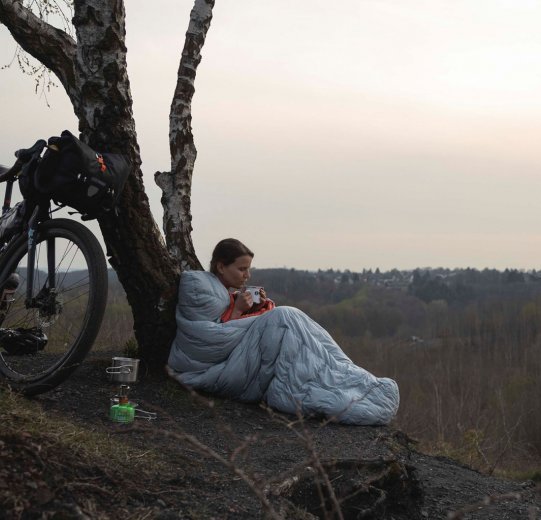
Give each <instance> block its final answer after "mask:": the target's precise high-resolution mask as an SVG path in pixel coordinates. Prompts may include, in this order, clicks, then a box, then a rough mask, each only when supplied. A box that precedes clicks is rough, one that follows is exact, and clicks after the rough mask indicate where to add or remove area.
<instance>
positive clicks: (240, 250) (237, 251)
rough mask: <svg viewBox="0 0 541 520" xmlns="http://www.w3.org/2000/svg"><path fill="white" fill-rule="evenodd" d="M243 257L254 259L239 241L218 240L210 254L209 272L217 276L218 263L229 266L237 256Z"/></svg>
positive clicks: (232, 239)
mask: <svg viewBox="0 0 541 520" xmlns="http://www.w3.org/2000/svg"><path fill="white" fill-rule="evenodd" d="M244 255H248V256H251V257H252V258H253V257H254V254H253V253H252V252H251V251H250V250H249V249H248V248H247V247H246V246H245V245H244V244H243V243H242V242H241V241H240V240H237V239H236V238H225V239H224V240H220V241H219V242H218V243H217V244H216V247H215V248H214V251H213V252H212V260H211V261H210V272H211V273H214V274H218V262H221V263H222V264H224V265H231V264H232V263H233V262H234V261H235V260H236V259H237V258H238V257H239V256H244Z"/></svg>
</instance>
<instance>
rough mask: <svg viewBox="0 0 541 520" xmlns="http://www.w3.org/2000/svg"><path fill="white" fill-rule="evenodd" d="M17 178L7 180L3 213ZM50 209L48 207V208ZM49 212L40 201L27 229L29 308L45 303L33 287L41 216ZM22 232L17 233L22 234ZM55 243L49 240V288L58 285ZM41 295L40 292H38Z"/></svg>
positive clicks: (5, 210)
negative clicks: (35, 293) (33, 291)
mask: <svg viewBox="0 0 541 520" xmlns="http://www.w3.org/2000/svg"><path fill="white" fill-rule="evenodd" d="M14 182H15V179H9V180H8V181H6V190H5V195H4V204H3V206H2V215H3V214H4V213H6V212H7V211H9V210H10V209H11V196H12V194H13V183H14ZM47 206H48V205H47ZM47 209H48V208H47ZM46 213H48V211H44V208H43V207H42V206H41V205H40V204H39V203H38V204H36V207H35V208H34V210H33V211H32V214H31V216H30V218H29V219H28V222H27V224H28V231H26V235H27V240H28V262H27V271H26V275H27V281H26V298H25V306H26V308H27V309H29V308H35V307H39V306H41V305H43V303H41V302H38V301H37V300H38V298H37V297H34V298H33V297H32V288H33V287H34V277H35V259H36V238H37V230H38V224H39V222H40V219H39V218H38V217H40V216H41V215H43V214H46ZM24 233H25V232H24V231H23V234H24ZM21 235H22V234H19V235H16V236H15V237H14V239H15V238H17V236H21ZM54 246H55V244H54V239H51V240H47V271H48V272H47V282H48V287H49V290H53V291H54V289H55V287H56V273H55V262H56V257H55V247H54ZM5 282H6V280H2V281H1V282H0V287H3V286H4V284H5ZM38 296H39V294H38Z"/></svg>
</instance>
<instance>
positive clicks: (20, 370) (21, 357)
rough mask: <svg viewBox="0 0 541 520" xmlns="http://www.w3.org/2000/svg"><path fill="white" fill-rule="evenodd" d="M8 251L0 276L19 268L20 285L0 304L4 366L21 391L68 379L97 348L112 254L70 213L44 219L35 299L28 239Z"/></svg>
mask: <svg viewBox="0 0 541 520" xmlns="http://www.w3.org/2000/svg"><path fill="white" fill-rule="evenodd" d="M53 250H54V255H52V254H51V252H52V251H53ZM8 253H9V254H6V257H7V258H6V260H4V261H3V262H2V265H1V266H0V271H1V272H0V280H6V279H7V278H8V277H10V276H11V277H12V276H13V273H15V275H16V276H17V277H18V285H17V287H16V289H15V291H14V292H13V293H12V294H9V295H8V297H7V298H4V300H6V299H7V300H8V301H4V302H3V303H2V302H0V321H1V325H0V372H2V374H3V375H4V377H6V378H7V379H8V380H9V382H10V384H11V385H12V386H13V387H14V388H15V389H18V390H22V391H24V393H26V394H36V393H40V392H44V391H47V390H50V389H51V388H53V387H54V386H56V385H58V384H59V383H60V382H61V381H62V380H64V379H65V378H66V377H67V376H68V375H69V374H70V373H71V371H72V370H74V369H75V368H76V367H77V366H78V365H79V364H80V362H81V361H82V359H83V358H84V356H85V355H86V353H87V352H88V350H89V349H90V348H91V346H92V343H93V342H94V340H95V337H96V335H97V332H98V330H99V327H100V325H101V320H102V318H103V312H104V309H105V303H106V297H107V269H106V265H105V258H104V256H103V252H102V251H101V247H100V246H99V243H98V242H97V240H96V239H95V237H94V236H93V235H92V234H91V233H90V232H89V231H88V229H87V228H85V227H84V226H82V225H81V224H79V223H77V222H74V221H70V220H66V219H56V220H52V221H48V222H46V223H44V224H42V225H41V226H40V229H39V231H38V238H37V246H36V252H35V261H34V283H33V288H32V300H31V301H32V303H31V304H30V305H28V300H27V298H26V296H27V295H26V289H27V285H28V268H27V265H28V250H27V244H26V240H20V241H19V242H17V243H15V244H14V245H13V246H12V247H10V251H9V252H8ZM48 258H49V260H48ZM53 267H54V268H53ZM50 273H52V274H53V275H51V274H50ZM2 292H3V293H4V294H5V291H2ZM0 294H1V293H0ZM2 307H3V308H2Z"/></svg>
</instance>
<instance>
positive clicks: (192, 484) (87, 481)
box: [0, 353, 541, 520]
mask: <svg viewBox="0 0 541 520" xmlns="http://www.w3.org/2000/svg"><path fill="white" fill-rule="evenodd" d="M113 355H118V353H116V354H113ZM110 359H111V354H110V353H99V354H92V355H91V356H89V358H88V359H87V361H86V362H85V363H84V365H83V366H82V367H81V368H80V369H79V370H78V371H77V372H76V373H75V374H74V375H73V376H72V377H71V378H70V379H69V380H68V381H67V382H65V383H64V384H62V385H61V386H60V387H59V388H57V389H56V390H54V391H51V392H49V393H48V394H45V395H42V396H39V397H36V398H34V399H33V400H32V401H34V403H35V406H36V410H38V412H36V413H41V411H43V413H44V414H45V415H46V416H47V418H52V419H54V420H59V421H60V422H62V424H66V421H67V424H71V425H73V430H69V429H66V428H65V427H64V429H63V430H60V431H61V432H63V433H58V431H57V430H55V431H54V432H52V431H47V430H45V431H38V432H35V431H33V432H30V431H27V430H30V428H27V427H25V422H24V420H23V419H22V418H21V417H19V416H18V414H17V412H11V415H12V417H7V418H5V419H6V422H5V423H4V424H3V425H2V426H1V429H0V459H1V465H0V518H2V519H12V518H13V519H15V518H54V519H64V518H100V519H101V518H111V519H117V518H123V519H129V518H138V519H139V518H140V519H142V518H157V519H162V520H166V519H176V518H186V519H188V518H190V519H203V518H205V519H211V518H217V519H226V518H229V519H234V518H240V519H244V518H246V519H248V518H250V519H252V518H263V517H264V516H265V514H270V513H269V512H268V511H269V510H272V512H274V513H276V514H278V515H281V517H283V518H316V517H323V518H324V517H327V518H339V516H338V514H337V512H336V507H335V505H336V503H337V502H340V503H341V508H342V513H341V514H342V516H343V518H382V519H394V520H401V519H403V520H406V519H412V520H414V519H416V518H419V519H424V518H426V519H440V518H441V519H444V518H449V515H450V514H453V513H455V516H454V518H471V519H495V520H497V519H502V520H503V519H535V518H541V495H540V490H539V488H538V487H536V485H535V484H534V483H533V482H523V483H519V482H512V481H505V480H501V479H497V478H493V477H489V476H485V475H481V474H480V473H478V472H476V471H473V470H471V469H469V468H467V467H464V466H462V465H460V464H458V463H456V462H454V461H452V460H449V459H447V458H441V457H431V456H427V455H424V454H422V453H419V452H418V451H416V450H415V443H414V442H413V441H411V439H409V438H408V437H407V436H406V435H404V434H403V433H401V432H399V431H396V430H394V429H393V428H392V426H391V427H358V426H357V427H353V426H343V425H338V424H326V425H322V423H321V421H317V420H307V421H304V422H302V423H299V422H296V418H295V417H290V416H284V415H282V414H273V413H269V411H267V410H265V409H263V408H262V407H259V406H256V405H247V404H242V403H238V402H233V401H229V400H223V399H212V400H211V401H210V402H209V400H207V399H206V398H204V397H201V396H195V395H192V394H190V393H189V392H188V391H186V390H184V389H182V388H181V387H180V386H179V385H178V384H177V383H175V382H174V381H171V380H168V379H167V378H166V376H165V375H164V376H163V377H158V376H149V375H145V373H144V372H145V370H144V367H141V369H140V380H139V382H138V383H135V384H133V385H132V388H131V390H130V398H131V400H132V401H133V402H136V403H137V404H138V408H141V409H144V410H147V411H152V412H155V413H156V414H157V419H156V420H152V421H147V420H144V419H139V418H137V419H136V420H135V421H134V422H133V423H132V424H128V425H124V424H118V423H113V422H112V421H110V420H109V418H108V411H109V406H110V398H111V397H112V396H113V395H114V394H115V393H116V392H117V389H118V387H116V386H113V384H112V383H110V382H109V381H108V379H107V376H106V374H105V368H106V367H107V366H108V365H109V363H110ZM3 397H5V394H0V398H3ZM8 415H9V414H8ZM8 419H9V420H8ZM6 425H7V426H6ZM81 432H88V433H90V434H92V436H94V437H95V438H96V439H97V441H93V442H96V443H97V444H95V445H93V444H92V443H91V442H90V441H88V438H87V437H84V436H83V435H82V434H81ZM79 438H80V440H79ZM100 439H101V440H102V441H100ZM100 442H102V443H103V444H105V443H107V442H112V443H113V444H112V446H113V448H112V449H114V450H115V451H116V454H115V456H109V457H108V456H107V452H106V451H105V452H104V450H103V449H101V447H100V446H101V444H100ZM198 443H199V444H200V446H199V447H198ZM115 446H116V448H115ZM68 447H69V448H68ZM202 452H206V455H204V454H203V453H202ZM104 453H105V455H104ZM315 454H317V455H315ZM220 457H221V458H223V461H222V462H220V461H219V460H218V458H220ZM320 464H321V468H323V469H324V470H325V472H324V474H325V475H326V477H328V478H329V479H330V480H331V481H332V484H333V489H334V493H335V497H334V498H333V497H332V496H330V497H329V495H328V493H327V492H326V491H325V490H326V488H325V483H324V482H323V483H322V484H321V486H320V490H322V491H321V494H320V493H319V492H318V486H317V485H314V482H317V481H318V475H321V474H319V473H318V467H319V466H318V465H320ZM307 466H309V468H308V469H307ZM247 480H248V481H249V482H250V483H251V484H250V485H251V486H252V488H253V489H251V488H250V485H249V484H247V483H246V481H247ZM258 494H259V497H258V496H257V495H258ZM263 503H266V506H265V505H263ZM322 503H323V504H324V506H323V507H322ZM333 507H334V510H333ZM266 510H267V512H265V511H266ZM313 515H317V516H313Z"/></svg>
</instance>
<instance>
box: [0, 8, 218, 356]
mask: <svg viewBox="0 0 541 520" xmlns="http://www.w3.org/2000/svg"><path fill="white" fill-rule="evenodd" d="M198 3H200V2H198V1H196V6H195V7H194V10H193V11H192V19H193V18H194V17H195V18H197V16H196V14H197V13H199V12H200V11H199V10H198V9H197V4H198ZM203 3H207V4H208V5H209V6H210V7H209V9H210V12H211V9H212V4H213V2H212V3H211V2H203ZM194 12H195V14H194ZM206 16H207V18H208V23H210V17H209V16H208V11H207V15H206ZM0 22H1V23H3V24H4V25H6V27H7V28H8V29H9V31H10V32H11V34H12V36H13V38H14V39H15V40H16V42H17V43H18V44H19V45H20V46H21V47H22V48H23V49H24V50H25V51H26V52H28V53H29V54H30V55H32V56H33V57H34V58H36V59H37V60H38V61H40V62H41V63H43V64H44V65H45V66H46V67H47V68H49V69H50V70H51V71H52V72H54V73H55V75H56V76H57V77H58V78H59V80H60V82H61V84H62V85H63V87H64V89H65V90H66V93H67V94H68V96H69V98H70V100H71V103H72V105H73V109H74V112H75V114H76V116H77V118H78V120H79V131H80V132H81V139H82V140H83V141H85V142H87V143H88V144H89V145H90V146H92V147H94V148H95V149H97V150H99V151H102V152H116V153H123V154H126V155H127V156H128V157H129V158H130V160H131V162H132V164H133V171H132V173H131V174H130V176H129V178H128V181H127V183H126V187H125V189H124V192H123V193H122V196H121V199H120V205H119V206H120V211H119V214H118V216H105V217H103V218H100V220H99V224H100V228H101V231H102V233H103V237H104V240H105V244H106V247H107V255H108V257H109V261H110V263H111V265H112V266H113V268H114V269H115V271H116V272H117V274H118V277H119V280H120V282H121V283H122V285H123V287H124V289H125V291H126V294H127V297H128V302H129V304H130V306H131V308H132V312H133V317H134V329H135V335H136V339H137V341H138V343H139V346H140V348H141V356H142V357H143V358H144V359H145V360H146V361H147V362H148V363H149V364H150V365H151V366H163V363H164V362H165V361H166V359H167V354H168V351H169V347H170V344H171V341H172V339H173V337H174V333H175V328H176V325H175V319H174V309H175V304H176V296H177V286H178V278H179V274H180V271H181V266H182V268H184V269H186V268H200V264H199V261H198V260H197V257H196V256H195V253H194V251H193V246H192V241H191V236H190V232H191V215H190V187H191V175H192V171H193V162H194V160H195V148H194V147H193V138H192V136H191V125H190V120H191V114H190V102H189V101H188V104H187V107H188V109H187V111H186V110H185V107H186V101H185V99H186V98H185V97H183V98H182V99H181V100H179V101H177V100H176V99H174V100H173V104H172V114H173V112H174V113H175V116H173V115H172V116H171V120H172V121H173V120H174V121H176V123H172V124H171V126H172V128H176V129H181V130H180V131H172V132H171V151H172V154H174V156H173V158H172V172H170V173H169V174H164V175H163V176H162V177H161V178H162V179H163V180H162V181H161V182H160V185H164V186H165V188H164V204H165V206H166V207H167V208H168V214H167V217H166V222H167V227H166V234H167V239H168V246H169V249H170V250H171V251H172V254H169V253H168V250H167V248H166V245H165V243H164V241H163V238H162V235H161V233H160V231H159V229H158V227H157V225H156V223H155V221H154V219H153V217H152V214H151V211H150V206H149V202H148V198H147V196H146V194H145V190H144V186H143V179H142V172H141V168H140V166H141V158H140V153H139V146H138V143H137V135H136V131H135V122H134V118H133V112H132V98H131V92H130V83H129V79H128V75H127V70H126V46H125V11H124V3H123V0H75V1H74V17H73V25H74V27H75V32H76V38H77V41H75V40H74V39H73V38H71V37H70V36H69V35H68V34H66V33H65V32H64V31H62V30H60V29H57V28H54V27H52V26H51V25H49V24H47V23H46V22H44V21H43V20H41V19H40V18H38V17H37V16H35V15H34V14H33V13H32V12H31V11H30V10H29V9H27V8H25V7H24V6H23V4H22V2H21V1H17V0H0ZM193 23H194V24H195V25H197V22H196V21H194V22H193ZM190 27H192V22H190ZM206 27H207V29H208V25H207V26H206ZM205 32H206V31H205ZM191 34H192V33H190V30H189V31H188V35H187V42H186V46H185V50H186V48H190V49H191V48H192V47H191V44H190V45H189V44H188V39H190V41H191V40H192V39H197V40H198V41H199V42H200V45H199V47H198V49H199V50H200V49H201V46H202V44H203V42H204V36H203V39H202V40H201V39H200V36H196V35H195V34H194V35H193V36H189V35H191ZM196 47H197V46H196V45H194V47H193V48H194V49H195V48H196ZM199 50H198V51H197V52H199ZM194 56H195V55H194ZM197 56H199V54H197ZM184 59H185V58H184V54H183V58H182V60H184ZM197 63H198V59H197V60H196V61H194V62H193V63H192V66H193V76H192V79H191V81H192V83H191V88H192V91H191V94H190V96H189V100H191V95H192V94H193V79H194V78H195V67H197ZM186 66H187V67H190V64H188V65H186ZM180 70H183V65H182V62H181V68H180ZM180 74H181V73H180V71H179V78H180ZM179 83H180V79H179ZM183 93H184V91H183V89H182V88H180V90H179V87H178V85H177V90H176V91H175V96H178V95H179V94H180V95H183ZM178 107H184V108H182V109H180V110H178ZM183 118H184V122H183ZM61 130H63V129H59V132H60V131H61ZM178 135H181V137H180V138H179V137H178ZM46 137H47V136H46ZM186 143H187V144H186ZM21 145H22V146H23V145H24V144H21ZM179 176H180V177H181V178H179ZM183 176H184V177H183ZM165 179H167V182H166V180H165ZM175 212H176V214H175V215H174V216H172V215H173V213H175Z"/></svg>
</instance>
